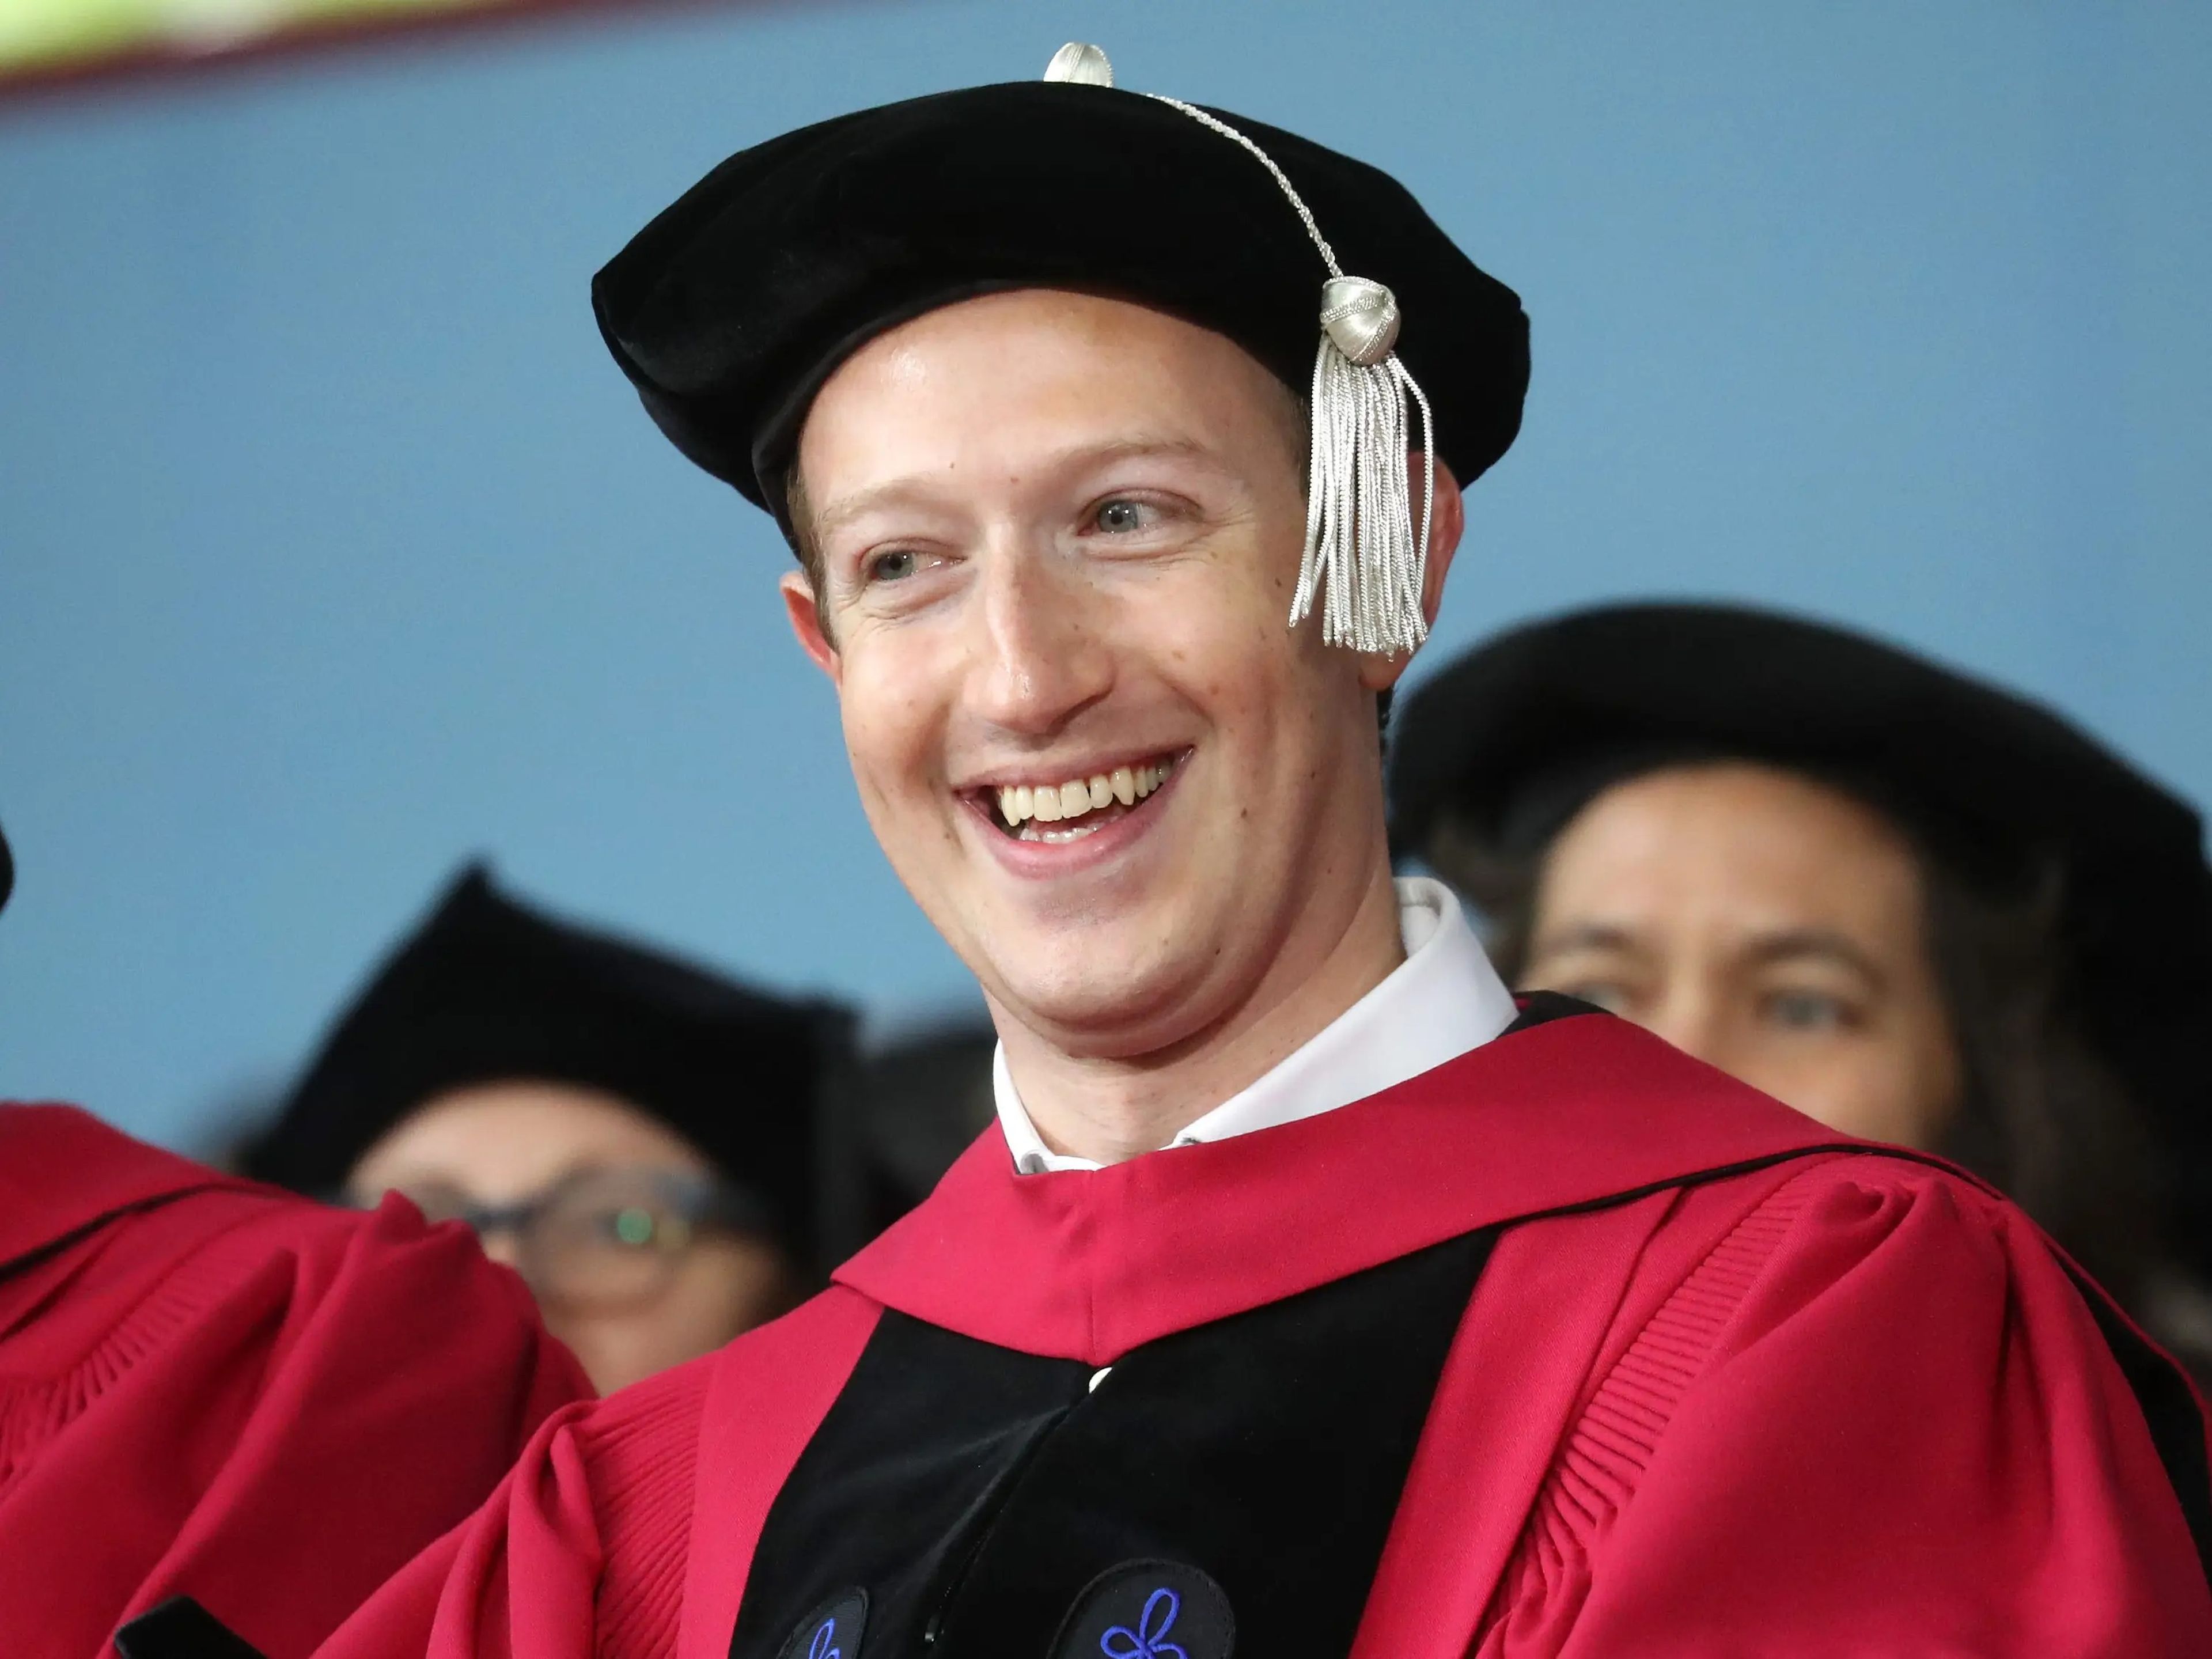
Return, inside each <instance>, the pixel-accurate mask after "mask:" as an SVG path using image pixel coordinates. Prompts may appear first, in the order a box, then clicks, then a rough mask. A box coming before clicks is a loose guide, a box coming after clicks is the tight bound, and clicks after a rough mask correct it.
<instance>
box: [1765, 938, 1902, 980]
mask: <svg viewBox="0 0 2212 1659" xmlns="http://www.w3.org/2000/svg"><path fill="white" fill-rule="evenodd" d="M1745 955H1746V956H1747V957H1748V958H1749V959H1750V960H1751V961H1753V962H1754V963H1762V964H1764V963H1777V962H1794V961H1799V960H1802V959H1804V958H1807V957H1812V958H1814V959H1817V960H1820V961H1826V962H1833V963H1840V964H1842V965H1843V966H1844V967H1846V968H1849V969H1852V970H1853V971H1854V972H1857V973H1859V974H1863V975H1865V976H1866V977H1867V978H1868V979H1869V980H1871V981H1873V982H1874V983H1875V984H1877V985H1879V984H1881V982H1882V981H1883V978H1884V977H1885V976H1884V975H1883V973H1882V971H1881V968H1880V967H1879V966H1877V965H1876V964H1875V960H1874V958H1873V957H1870V956H1869V955H1868V954H1867V953H1866V952H1865V951H1863V950H1862V949H1860V948H1859V946H1858V945H1857V943H1856V942H1854V941H1853V940H1851V939H1847V938H1845V937H1844V935H1843V934H1841V933H1837V932H1836V931H1835V930H1834V929H1832V928H1828V927H1784V928H1779V929H1777V930H1776V931H1774V932H1772V933H1760V934H1759V935H1757V936H1756V937H1755V938H1754V939H1753V940H1752V942H1751V948H1750V949H1749V950H1748V951H1746V952H1745Z"/></svg>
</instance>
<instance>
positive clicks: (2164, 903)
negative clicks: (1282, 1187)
mask: <svg viewBox="0 0 2212 1659" xmlns="http://www.w3.org/2000/svg"><path fill="white" fill-rule="evenodd" d="M1699 758H1704V759H1729V758H1734V759H1744V760H1754V761H1762V762H1766V763H1771V764H1774V765H1778V766H1781V767H1785V768H1789V769H1793V770H1797V771H1802V772H1805V773H1808V774H1809V775H1813V776H1815V777H1817V778H1820V779H1822V780H1824V781H1829V782H1831V783H1833V784H1836V785H1838V787H1844V788H1846V789H1849V790H1851V791H1853V792H1855V793H1857V794H1859V795H1860V796H1862V797H1863V798H1864V799H1868V800H1869V803H1870V804H1872V805H1875V806H1876V807H1878V808H1880V809H1881V810H1882V811H1886V812H1887V813H1888V814H1889V815H1890V816H1891V817H1893V819H1895V820H1896V821H1898V822H1899V823H1901V824H1902V825H1903V826H1904V827H1905V829H1906V830H1907V831H1908V832H1909V833H1911V834H1912V835H1913V836H1916V837H1917V839H1919V840H1920V841H1921V842H1923V844H1924V845H1926V846H1927V847H1928V848H1929V850H1930V851H1931V852H1933V853H1934V854H1936V855H1938V856H1942V857H1944V858H1946V859H1947V860H1948V861H1949V862H1950V863H1952V864H1953V865H1954V866H1955V867H1958V868H1959V869H1960V871H1961V872H1962V874H1964V875H1966V877H1968V878H1970V879H1971V878H1979V879H1982V880H1984V881H1986V882H1989V883H1990V884H2006V883H2009V882H2012V881H2015V880H2016V879H2019V878H2022V877H2023V876H2024V875H2026V874H2028V873H2030V872H2033V870H2034V869H2035V868H2036V867H2037V866H2039V865H2044V866H2055V867H2056V869H2057V872H2058V873H2059V876H2060V878H2061V880H2062V883H2063V890H2062V893H2061V910H2060V915H2059V923H2058V927H2059V936H2060V942H2061V948H2062V949H2063V951H2065V953H2066V955H2067V957H2068V958H2069V961H2068V964H2067V965H2068V967H2069V970H2070V971H2069V975H2068V977H2069V983H2070V984H2071V986H2072V987H2073V988H2074V990H2075V994H2077V995H2078V996H2079V998H2080V1000H2081V1007H2082V1010H2083V1012H2084V1014H2085V1015H2086V1017H2087V1021H2088V1024H2089V1028H2090V1032H2089V1034H2090V1036H2092V1038H2093V1039H2094V1040H2095V1041H2096V1042H2098V1044H2099V1047H2100V1050H2101V1052H2102V1053H2103V1054H2105V1055H2106V1057H2107V1058H2108V1060H2110V1062H2111V1063H2112V1064H2113V1065H2114V1066H2116V1067H2117V1069H2118V1071H2119V1072H2120V1073H2121V1075H2122V1077H2123V1078H2124V1080H2125V1081H2126V1082H2127V1083H2128V1085H2130V1090H2131V1091H2132V1092H2133V1093H2134V1094H2135V1096H2136V1098H2137V1099H2138V1100H2139V1101H2140V1102H2142V1104H2143V1105H2144V1106H2145V1108H2146V1109H2148V1110H2149V1111H2151V1112H2152V1113H2154V1115H2156V1117H2157V1118H2158V1120H2159V1121H2160V1122H2161V1123H2162V1124H2163V1125H2164V1127H2166V1130H2167V1131H2168V1132H2169V1133H2172V1135H2173V1137H2174V1138H2175V1141H2174V1143H2173V1144H2179V1145H2180V1146H2185V1147H2186V1148H2187V1149H2189V1150H2190V1151H2191V1152H2193V1153H2195V1154H2197V1156H2198V1158H2200V1160H2201V1161H2200V1163H2199V1164H2198V1165H2197V1168H2196V1170H2195V1171H2194V1172H2193V1173H2192V1175H2191V1183H2192V1192H2193V1191H2194V1190H2195V1189H2196V1188H2198V1187H2202V1188H2205V1189H2207V1190H2206V1194H2205V1196H2207V1197H2208V1198H2212V868H2208V867H2207V865H2206V861H2205V854H2204V841H2203V825H2202V823H2201V822H2200V821H2199V819H2198V817H2197V813H2196V812H2195V811H2192V810H2191V807H2190V806H2189V805H2187V803H2185V802H2184V801H2182V800H2181V799H2178V798H2177V797H2176V796H2174V795H2172V793H2168V792H2167V791H2166V790H2165V789H2162V788H2160V787H2159V786H2158V785H2157V784H2155V783H2154V782H2152V781H2150V780H2149V779H2148V778H2147V777H2145V776H2143V775H2142V773H2140V772H2138V771H2136V769H2134V768H2132V767H2130V765H2128V764H2127V763H2125V762H2124V761H2123V760H2121V759H2120V758H2119V757H2117V756H2116V755H2114V754H2112V751H2111V750H2107V749H2106V748H2104V747H2103V746H2102V745H2101V744H2098V743H2097V742H2096V741H2095V740H2093V738H2090V737H2088V736H2087V734H2086V733H2084V732H2081V730H2080V729H2079V728H2077V727H2075V726H2073V725H2071V724H2070V723H2069V722H2068V721H2066V720H2063V719H2062V718H2060V717H2059V716H2058V715H2057V714H2053V713H2051V711H2050V710H2049V709H2046V708H2041V707H2039V706H2038V705H2036V704H2034V703H2032V702H2027V701H2026V700H2024V699H2022V698H2020V697H2017V696H2012V695H2011V694H2009V693H2008V692H2005V691H2002V690H1998V689H1997V688H1996V687H1994V686H1991V685H1987V684H1983V683H1981V682H1979V681H1978V680H1973V679H1970V678H1967V677H1966V676H1965V675H1963V674H1959V673H1955V672H1954V671H1950V670H1948V669H1946V668H1942V667H1939V666H1937V665H1935V664H1934V663H1931V662H1928V661H1926V660H1924V659H1921V658H1918V657H1916V656H1913V655H1911V654H1910V653H1906V652H1904V651H1901V650H1899V649H1897V648H1896V647H1893V646H1890V645H1886V644H1883V643H1881V642H1879V641H1875V640H1872V639H1869V638H1866V637H1864V636H1863V635H1857V634H1851V633H1847V632H1845V631H1844V630H1843V629H1836V628H1829V627H1825V626H1822V625H1820V624H1817V623H1809V622H1803V621H1800V620H1797V619H1795V618H1792V617H1784V616H1777V615H1774V614H1771V613H1769V612H1765V611H1754V610H1748V609H1741V608H1737V607H1733V606H1727V605H1616V606H1606V607H1601V608H1599V609H1595V610H1589V611H1577V612H1575V613H1572V614H1571V615H1568V616H1565V617H1559V618H1557V619H1555V620H1553V621H1548V622H1543V623H1535V624H1533V625H1531V626H1528V627H1524V628H1521V629H1516V630H1514V631H1512V632H1510V633H1506V634H1504V635H1499V636H1498V637H1497V638H1496V639H1493V640H1492V641H1489V642H1487V643H1486V644H1485V645H1483V646H1481V647H1479V648H1477V649H1475V650H1474V651H1473V652H1470V653H1468V654H1467V655H1465V656H1463V657H1462V658H1460V659H1458V660H1457V661H1455V662H1454V663H1453V664H1452V665H1450V666H1449V667H1447V668H1445V669H1444V670H1443V671H1441V672H1440V673H1438V674H1437V675H1436V677H1435V678H1432V679H1431V680H1429V681H1427V682H1426V683H1425V684H1423V685H1422V686H1421V687H1420V689H1419V690H1417V691H1414V692H1412V693H1410V694H1409V695H1408V696H1407V698H1406V700H1405V701H1404V702H1403V703H1402V704H1401V714H1400V716H1399V721H1398V726H1397V730H1396V733H1395V738H1394V740H1393V746H1392V759H1391V768H1390V778H1389V792H1390V823H1391V838H1392V842H1393V844H1394V846H1395V847H1396V848H1398V849H1399V850H1401V851H1404V852H1415V853H1418V852H1419V851H1421V850H1423V849H1424V848H1427V847H1429V846H1431V845H1432V844H1433V843H1432V842H1431V837H1432V836H1434V835H1435V834H1436V833H1437V831H1438V830H1439V829H1442V828H1443V826H1444V825H1445V824H1446V823H1449V826H1450V829H1451V832H1452V833H1453V834H1454V835H1455V836H1458V837H1462V838H1464V839H1465V840H1467V841H1468V842H1470V843H1471V844H1472V845H1473V846H1474V848H1478V849H1486V850H1488V851H1490V852H1492V853H1494V854H1500V855H1503V856H1505V857H1508V858H1511V857H1517V856H1528V855H1531V854H1537V853H1540V852H1541V849H1542V848H1543V847H1544V846H1545V845H1547V844H1548V842H1549V841H1550V839H1551V837H1552V836H1553V835H1554V834H1556V833H1557V832H1558V831H1559V829H1562V828H1563V827H1564V826H1565V823H1566V822H1567V820H1568V819H1569V818H1570V817H1572V816H1573V815H1574V813H1575V812H1577V811H1579V810H1580V809H1581V808H1582V806H1583V805H1585V804H1587V803H1588V802H1589V800H1590V799H1593V798H1594V797H1595V795H1596V794H1597V793H1599V792H1600V791H1601V790H1602V789H1603V788H1605V787H1607V786H1608V785H1609V784H1611V783H1613V782H1617V781H1622V780H1623V779H1625V778H1626V777H1629V776H1632V775H1635V774H1636V773H1638V772H1640V771H1644V770H1648V769H1651V768H1652V767H1655V766H1658V765H1663V764H1666V763H1669V762H1672V761H1683V760H1693V759H1699Z"/></svg>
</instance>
